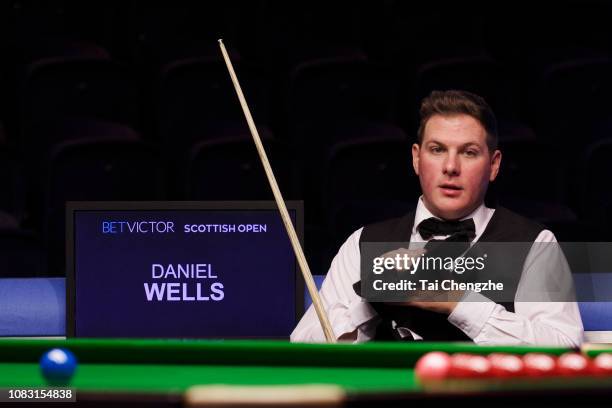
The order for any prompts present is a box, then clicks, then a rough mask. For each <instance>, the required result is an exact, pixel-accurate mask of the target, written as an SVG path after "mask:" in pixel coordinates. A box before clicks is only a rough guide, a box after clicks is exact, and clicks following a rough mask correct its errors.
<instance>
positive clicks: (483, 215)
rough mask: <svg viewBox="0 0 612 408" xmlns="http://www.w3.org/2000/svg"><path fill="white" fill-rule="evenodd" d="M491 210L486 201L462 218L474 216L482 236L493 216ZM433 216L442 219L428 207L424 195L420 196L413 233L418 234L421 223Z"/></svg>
mask: <svg viewBox="0 0 612 408" xmlns="http://www.w3.org/2000/svg"><path fill="white" fill-rule="evenodd" d="M491 211H492V210H491V209H490V208H487V207H485V205H484V203H482V204H480V205H479V206H478V208H476V209H475V210H474V211H472V212H471V213H470V214H468V215H466V216H465V217H463V218H461V221H463V220H467V219H468V218H472V219H473V220H474V226H475V229H476V231H475V232H476V236H480V234H482V232H483V231H484V229H485V227H486V226H487V223H488V222H489V219H490V218H491V215H492V212H491ZM431 217H434V218H437V219H441V218H440V217H436V216H435V215H433V214H432V213H431V211H429V210H428V209H427V207H426V206H425V203H424V202H423V196H420V197H419V202H418V204H417V208H416V212H415V214H414V224H413V225H412V234H413V235H414V234H416V231H417V227H418V225H419V224H420V223H421V221H423V220H426V219H428V218H431Z"/></svg>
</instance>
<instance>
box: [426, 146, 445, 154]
mask: <svg viewBox="0 0 612 408" xmlns="http://www.w3.org/2000/svg"><path fill="white" fill-rule="evenodd" d="M429 150H430V151H431V152H432V153H441V152H442V148H441V147H440V146H432V147H430V148H429Z"/></svg>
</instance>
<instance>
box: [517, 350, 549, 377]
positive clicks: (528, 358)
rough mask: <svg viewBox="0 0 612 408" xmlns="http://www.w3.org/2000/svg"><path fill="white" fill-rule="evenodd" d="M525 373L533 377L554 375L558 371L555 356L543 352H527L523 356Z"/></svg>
mask: <svg viewBox="0 0 612 408" xmlns="http://www.w3.org/2000/svg"><path fill="white" fill-rule="evenodd" d="M523 365H524V367H525V368H524V371H525V375H528V376H531V377H545V376H552V375H555V373H556V362H555V358H554V357H552V356H549V355H548V354H543V353H527V354H525V355H524V356H523Z"/></svg>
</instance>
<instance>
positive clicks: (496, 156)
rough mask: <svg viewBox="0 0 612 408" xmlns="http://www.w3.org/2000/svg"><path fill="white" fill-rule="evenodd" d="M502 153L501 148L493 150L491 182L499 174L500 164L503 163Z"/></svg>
mask: <svg viewBox="0 0 612 408" xmlns="http://www.w3.org/2000/svg"><path fill="white" fill-rule="evenodd" d="M501 159H502V153H501V151H499V150H495V152H493V156H491V175H490V176H489V182H491V181H494V180H495V179H496V178H497V175H498V174H499V166H500V165H501Z"/></svg>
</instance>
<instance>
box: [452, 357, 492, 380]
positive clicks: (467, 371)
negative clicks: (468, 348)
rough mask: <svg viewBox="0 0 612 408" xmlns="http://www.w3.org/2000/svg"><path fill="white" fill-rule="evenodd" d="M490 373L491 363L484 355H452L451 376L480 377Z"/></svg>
mask: <svg viewBox="0 0 612 408" xmlns="http://www.w3.org/2000/svg"><path fill="white" fill-rule="evenodd" d="M490 374H491V363H490V362H489V360H487V358H486V357H484V356H479V355H473V354H466V353H457V354H453V355H452V356H451V372H450V376H451V377H454V378H480V377H486V376H488V375H490Z"/></svg>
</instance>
